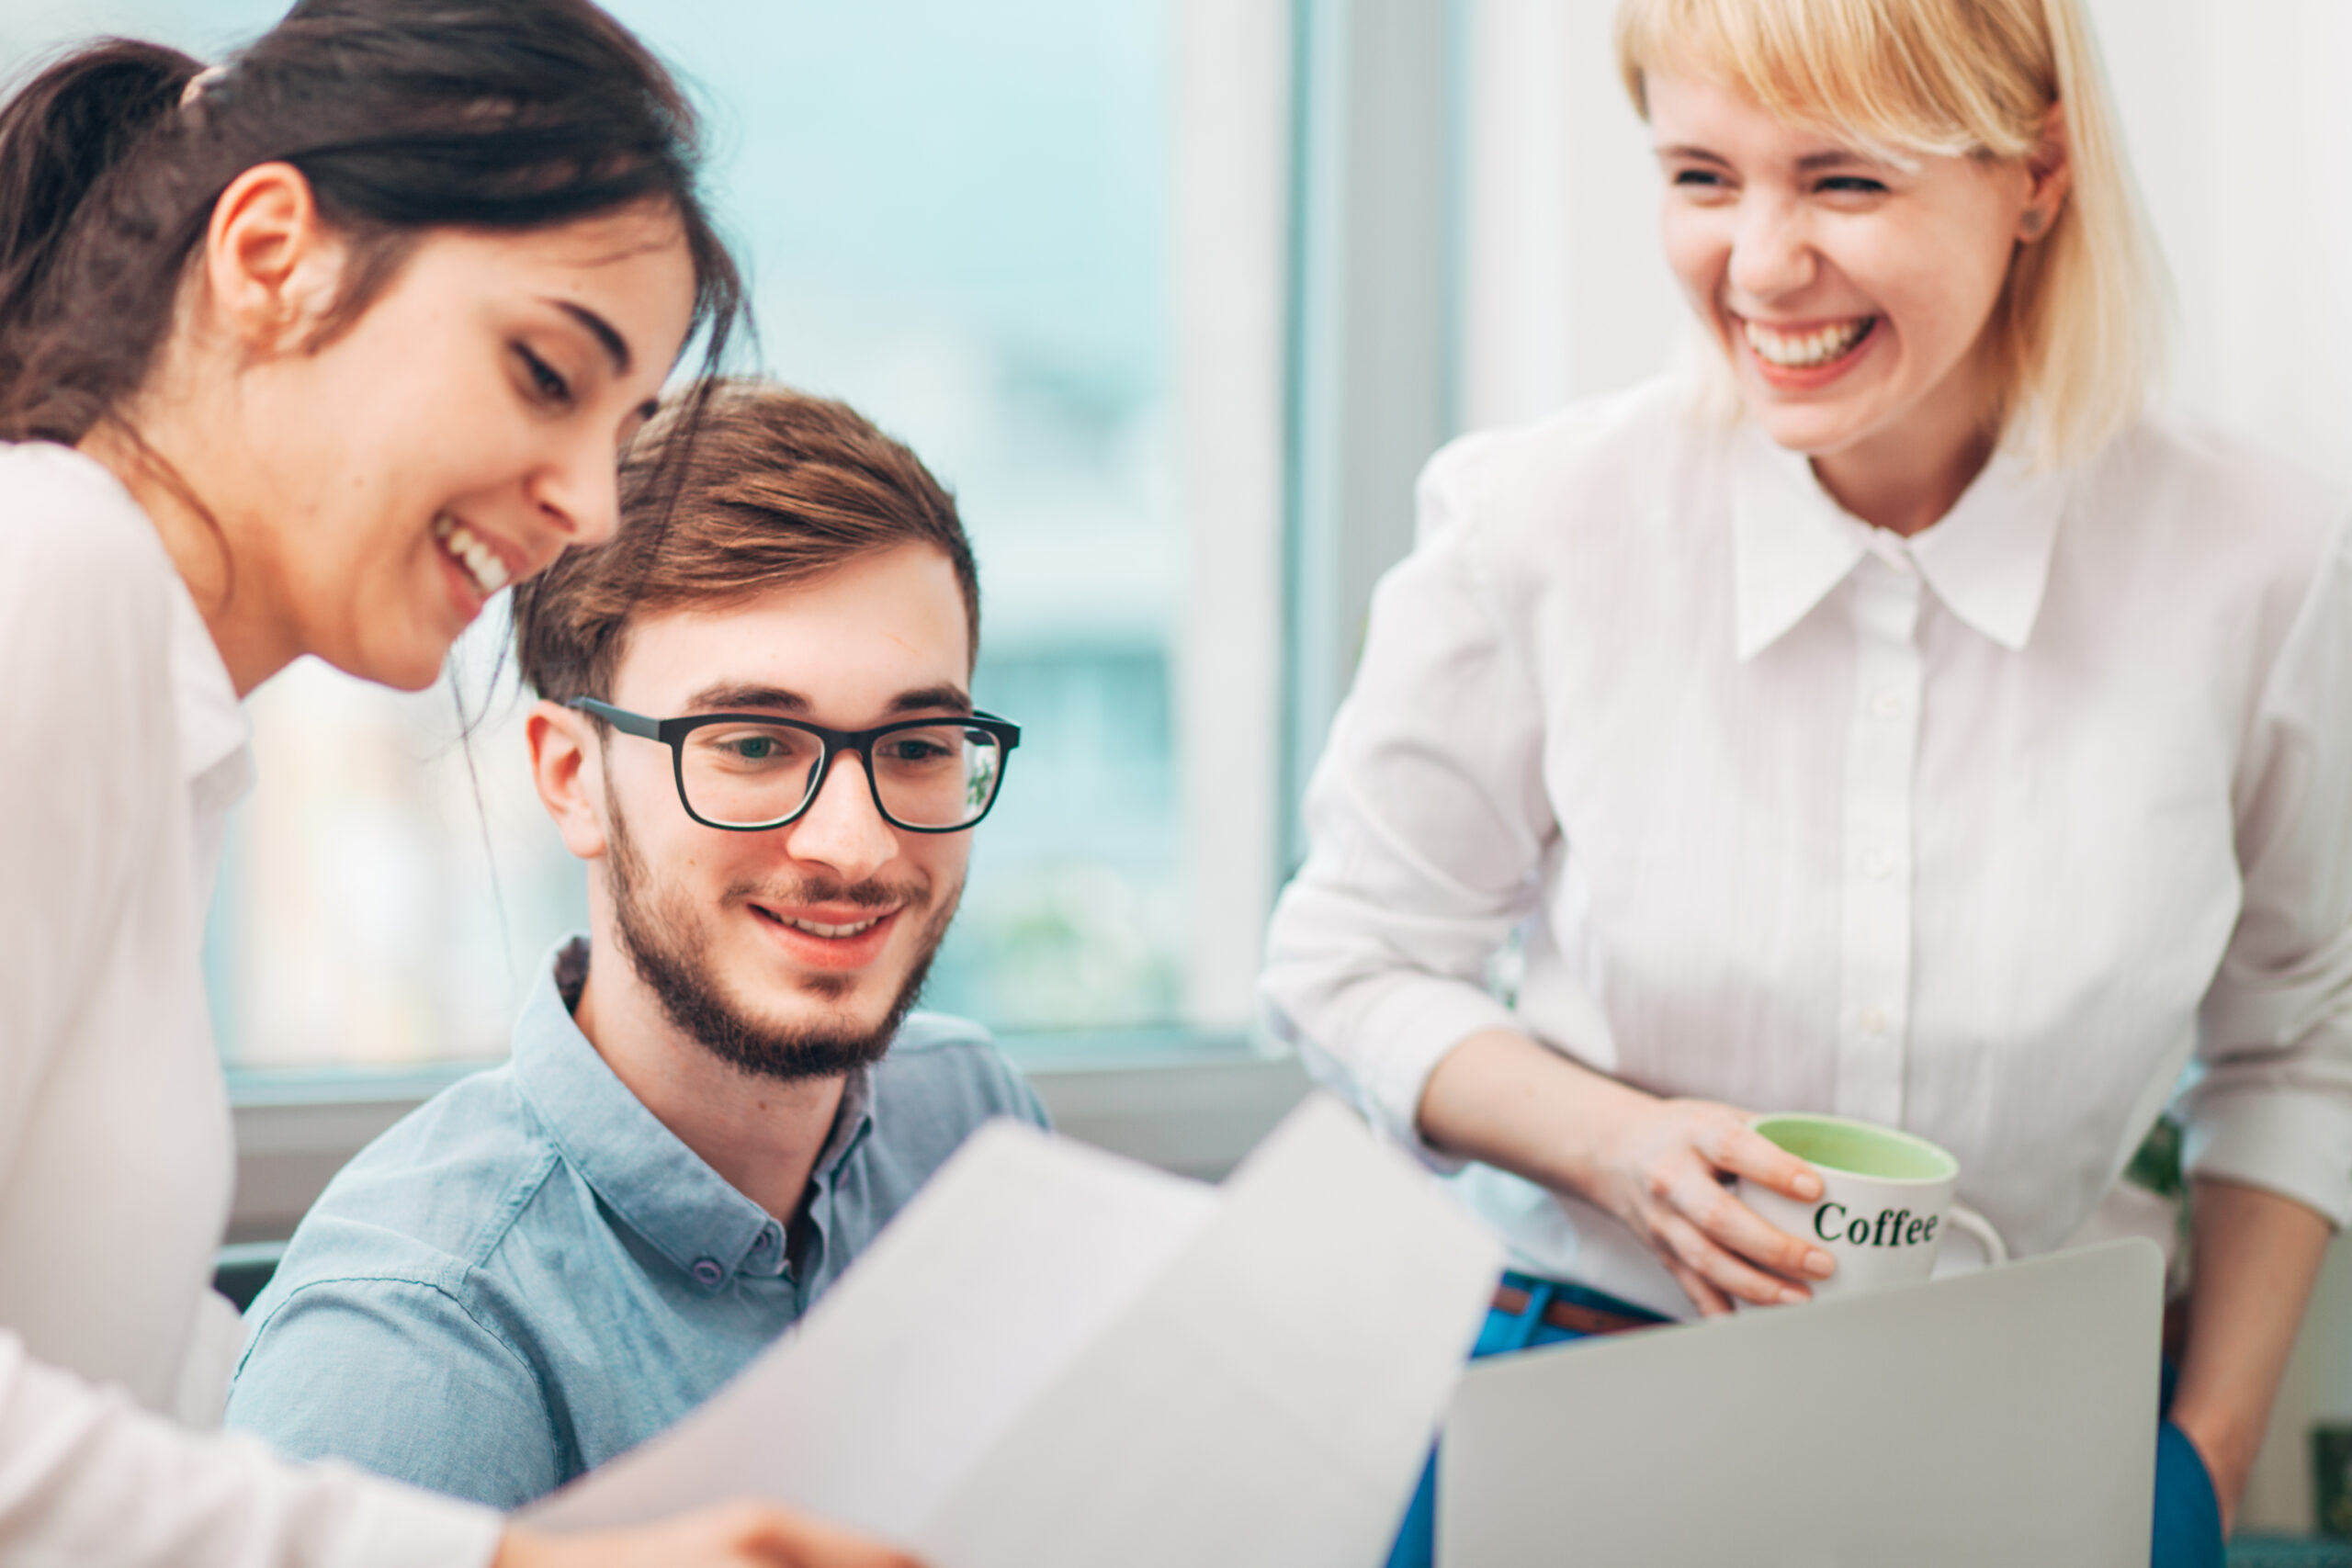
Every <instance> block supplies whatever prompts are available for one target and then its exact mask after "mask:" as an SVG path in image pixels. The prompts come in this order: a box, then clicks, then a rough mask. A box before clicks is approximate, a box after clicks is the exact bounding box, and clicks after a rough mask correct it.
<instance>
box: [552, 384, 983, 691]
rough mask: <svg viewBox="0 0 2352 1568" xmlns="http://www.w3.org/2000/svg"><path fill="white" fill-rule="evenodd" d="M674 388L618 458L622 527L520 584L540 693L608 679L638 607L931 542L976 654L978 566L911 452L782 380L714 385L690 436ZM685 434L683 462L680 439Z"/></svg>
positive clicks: (949, 501)
mask: <svg viewBox="0 0 2352 1568" xmlns="http://www.w3.org/2000/svg"><path fill="white" fill-rule="evenodd" d="M690 400H691V394H690V393H680V394H673V396H671V397H670V398H668V399H665V400H663V405H662V411H661V412H659V413H658V414H656V415H655V417H654V418H653V420H652V421H651V422H650V423H649V424H647V426H646V428H645V429H644V430H643V431H642V432H640V433H639V435H638V437H637V439H636V440H634V441H632V442H631V443H629V447H628V455H627V456H626V457H624V458H623V459H622V462H621V475H620V513H621V520H620V528H619V531H618V532H617V533H616V535H615V536H614V537H613V540H612V542H611V543H610V544H607V545H605V547H602V548H601V549H592V550H572V551H570V552H568V553H566V554H565V555H564V557H563V558H561V559H560V560H558V561H557V562H556V563H555V565H553V566H552V567H549V568H548V570H546V571H545V572H543V573H541V574H540V575H539V576H538V577H537V578H535V579H533V580H531V581H527V582H525V583H523V584H521V585H520V586H519V587H517V588H516V589H515V658H516V661H517V662H518V663H519V664H520V665H521V667H522V673H523V679H524V680H525V681H526V682H529V683H530V685H531V688H532V689H533V690H534V691H536V692H537V693H538V694H539V695H540V696H542V697H546V698H548V699H549V700H551V701H555V702H562V701H564V700H566V699H567V698H571V697H579V696H593V697H602V696H605V695H607V694H609V693H610V691H611V689H612V679H613V671H615V670H616V669H617V668H618V667H619V665H620V660H621V654H622V651H623V649H625V647H626V646H627V642H628V627H629V623H630V620H631V619H632V617H635V616H638V615H659V614H661V613H662V612H663V611H666V610H674V609H678V608H680V607H682V606H684V605H688V604H693V605H708V604H726V603H727V602H728V601H729V600H740V599H745V598H749V597H751V596H752V595H753V594H755V593H759V592H763V591H765V590H767V589H770V588H775V587H778V586H782V585H785V584H795V583H805V582H809V581H814V580H815V579H818V578H820V577H822V576H824V575H825V574H826V573H827V572H830V571H832V570H835V569H837V568H839V567H841V566H843V565H845V564H847V563H848V562H849V561H851V560H853V559H854V558H857V557H859V556H863V555H866V554H869V553H871V552H873V551H876V550H885V549H889V548H892V547H896V546H899V545H909V544H921V545H929V546H930V547H932V548H933V549H935V550H937V551H939V552H940V553H941V554H942V555H944V556H945V557H946V558H947V559H948V563H949V564H950V565H951V566H953V567H954V568H955V570H956V585H957V586H958V587H959V588H961V589H962V590H963V594H964V615H965V620H966V624H967V629H968V630H969V633H970V644H971V649H972V652H973V655H974V656H975V657H978V653H979V647H980V584H979V573H978V569H977V568H975V567H974V565H973V563H972V546H971V542H970V541H969V540H968V539H967V538H966V537H965V536H964V525H963V523H962V522H961V521H960V520H959V519H958V518H957V517H956V502H955V499H954V498H953V497H951V496H950V495H949V494H948V493H947V491H946V490H945V489H944V487H943V486H942V485H941V484H940V482H939V481H938V480H937V479H933V477H932V475H931V471H930V470H929V469H928V468H924V467H923V466H922V462H921V461H920V460H919V459H918V458H917V457H915V455H914V454H913V453H912V452H910V451H909V450H907V448H906V447H905V446H901V445H900V444H899V443H898V442H896V441H893V440H891V439H890V437H888V436H887V435H885V434H882V433H881V432H880V431H878V430H876V429H875V428H874V426H873V425H872V424H870V423H867V422H866V421H865V419H864V418H863V417H862V416H860V415H859V414H858V413H857V412H854V410H852V409H851V408H849V407H848V406H847V405H846V404H843V403H837V402H834V401H832V400H830V399H826V398H813V397H809V396H808V395H807V394H806V393H802V392H796V391H794V390H792V389H790V388H788V387H780V386H777V385H775V383H774V382H766V381H754V380H744V379H738V380H728V381H723V382H720V383H718V385H716V386H715V387H713V388H712V389H710V395H709V400H708V401H707V403H706V404H705V405H704V406H703V408H702V409H701V410H700V412H699V414H698V416H695V417H696V418H697V422H698V423H696V425H695V427H694V428H693V429H692V430H691V431H690V432H689V431H688V429H687V425H686V411H687V408H688V405H689V402H690ZM682 438H683V439H688V440H690V441H691V447H690V449H689V450H688V451H687V452H686V454H685V457H684V464H683V466H681V465H679V464H678V463H676V462H675V461H674V460H673V461H671V462H669V463H667V464H665V463H664V460H663V459H664V455H665V452H666V451H667V448H668V446H669V445H670V443H672V442H673V441H676V440H679V439H682Z"/></svg>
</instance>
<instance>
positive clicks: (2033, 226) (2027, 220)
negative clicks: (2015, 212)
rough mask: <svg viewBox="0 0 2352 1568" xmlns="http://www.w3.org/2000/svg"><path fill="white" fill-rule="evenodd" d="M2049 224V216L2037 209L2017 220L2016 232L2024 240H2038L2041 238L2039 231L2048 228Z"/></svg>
mask: <svg viewBox="0 0 2352 1568" xmlns="http://www.w3.org/2000/svg"><path fill="white" fill-rule="evenodd" d="M2049 223H2050V215H2049V214H2048V213H2046V212H2044V211H2042V210H2041V209H2040V208H2038V207H2037V208H2035V209H2033V210H2032V211H2030V212H2029V213H2027V214H2026V215H2025V216H2024V217H2023V218H2021V219H2019V220H2018V233H2019V234H2020V235H2021V236H2022V237H2023V238H2025V239H2029V240H2039V239H2040V238H2041V231H2042V230H2043V229H2044V228H2046V227H2048V226H2049Z"/></svg>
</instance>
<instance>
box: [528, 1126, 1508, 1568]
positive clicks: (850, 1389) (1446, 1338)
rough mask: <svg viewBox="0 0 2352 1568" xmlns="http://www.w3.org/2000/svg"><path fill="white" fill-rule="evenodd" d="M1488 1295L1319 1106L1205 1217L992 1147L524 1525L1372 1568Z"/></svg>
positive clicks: (1478, 1261) (1434, 1205)
mask: <svg viewBox="0 0 2352 1568" xmlns="http://www.w3.org/2000/svg"><path fill="white" fill-rule="evenodd" d="M1500 1266H1501V1254H1500V1250H1499V1248H1498V1246H1497V1245H1496V1244H1495V1243H1494V1242H1493V1241H1492V1240H1491V1239H1490V1238H1489V1237H1488V1236H1487V1235H1486V1234H1485V1233H1484V1232H1483V1231H1481V1230H1480V1229H1479V1228H1478V1227H1477V1226H1476V1224H1474V1223H1472V1222H1471V1221H1469V1220H1468V1219H1467V1218H1466V1217H1464V1215H1463V1214H1461V1213H1460V1212H1459V1211H1458V1210H1456V1209H1455V1208H1454V1207H1453V1205H1451V1204H1450V1203H1448V1202H1447V1201H1445V1200H1444V1199H1443V1198H1442V1196H1440V1195H1439V1194H1438V1193H1437V1192H1436V1191H1435V1190H1433V1189H1432V1188H1431V1186H1430V1183H1429V1182H1428V1181H1427V1179H1425V1178H1424V1177H1423V1176H1422V1175H1421V1174H1420V1172H1419V1170H1418V1169H1417V1168H1413V1167H1412V1166H1410V1165H1409V1164H1408V1162H1407V1161H1405V1160H1404V1159H1403V1158H1402V1156H1398V1155H1397V1154H1396V1153H1394V1152H1393V1151H1390V1150H1385V1149H1382V1148H1379V1147H1377V1146H1376V1145H1374V1142H1373V1140H1372V1138H1371V1135H1370V1134H1367V1133H1366V1132H1365V1131H1364V1129H1363V1126H1362V1125H1361V1124H1360V1123H1359V1122H1356V1121H1355V1119H1354V1118H1353V1117H1352V1116H1351V1115H1350V1114H1349V1113H1348V1112H1347V1111H1343V1110H1341V1109H1340V1107H1339V1106H1338V1105H1337V1104H1336V1103H1334V1102H1331V1101H1329V1100H1310V1101H1309V1102H1308V1103H1307V1104H1306V1105H1305V1106H1303V1107H1301V1109H1300V1110H1299V1111H1296V1112H1295V1113H1294V1114H1293V1115H1292V1117H1291V1118H1290V1119H1289V1120H1288V1121H1286V1122H1283V1125H1282V1126H1281V1127H1280V1128H1278V1129H1276V1131H1275V1133H1274V1134H1272V1136H1271V1137H1269V1138H1268V1140H1267V1141H1266V1143H1265V1144H1264V1145H1261V1148H1260V1149H1259V1151H1258V1152H1257V1153H1256V1154H1254V1155H1252V1156H1250V1160H1249V1161H1248V1162H1246V1163H1245V1164H1244V1166H1243V1167H1242V1168H1241V1169H1240V1170H1238V1171H1237V1172H1236V1173H1235V1175H1234V1177H1233V1179H1231V1180H1230V1181H1229V1182H1228V1183H1227V1186H1226V1188H1225V1189H1224V1190H1223V1191H1222V1192H1221V1193H1220V1192H1218V1191H1216V1190H1212V1189H1209V1188H1206V1187H1204V1186H1201V1185H1199V1184H1197V1183H1193V1182H1188V1181H1183V1180H1181V1179H1176V1178H1173V1177H1169V1176H1165V1175H1162V1174H1160V1173H1158V1172H1156V1171H1152V1170H1149V1169H1148V1168H1144V1167H1141V1166H1136V1165H1133V1164H1130V1163H1128V1162H1126V1161H1124V1160H1119V1159H1115V1158H1114V1157H1112V1156H1107V1155H1103V1154H1100V1153H1098V1152H1095V1151H1092V1150H1090V1149H1087V1148H1084V1147H1083V1146H1081V1145H1074V1144H1070V1143H1068V1142H1065V1141H1062V1140H1057V1139H1052V1138H1048V1137H1046V1136H1045V1135H1044V1134H1038V1133H1035V1131H1033V1130H1031V1129H1028V1128H1025V1127H1021V1126H1018V1125H1016V1124H1014V1123H1011V1122H1005V1123H999V1124H997V1125H994V1126H991V1127H989V1128H987V1129H985V1130H983V1131H982V1132H981V1133H980V1134H978V1135H977V1136H976V1137H974V1138H973V1139H972V1141H971V1142H970V1143H969V1144H967V1145H966V1146H965V1148H964V1149H963V1150H962V1151H961V1152H960V1153H959V1154H958V1155H957V1156H956V1158H955V1159H954V1160H952V1161H950V1162H949V1164H948V1165H947V1166H946V1167H945V1168H944V1169H942V1170H941V1172H940V1173H939V1175H938V1176H937V1177H936V1178H934V1179H933V1183H932V1185H931V1186H930V1187H929V1188H927V1189H926V1190H924V1192H923V1193H922V1195H921V1196H919V1197H918V1198H917V1199H916V1201H914V1202H913V1203H911V1204H910V1205H909V1206H908V1208H907V1209H906V1211H905V1212H904V1213H901V1214H900V1215H899V1218H898V1220H897V1221H895V1222H894V1223H893V1224H891V1225H890V1227H889V1228H888V1230H886V1231H885V1232H884V1233H883V1235H881V1237H880V1238H878V1239H877V1241H876V1244H875V1245H874V1246H873V1247H871V1248H869V1249H868V1251H867V1252H866V1254H865V1257H863V1258H860V1259H859V1260H858V1262H857V1264H856V1266H855V1267H854V1268H853V1269H851V1270H850V1271H849V1273H848V1274H846V1275H845V1276H844V1277H843V1278H842V1280H841V1282H840V1283H839V1284H838V1285H836V1286H835V1287H834V1288H833V1290H832V1292H831V1293H830V1294H828V1295H827V1296H826V1298H825V1299H824V1301H823V1302H822V1303H820V1304H819V1306H818V1308H817V1310H816V1311H815V1312H813V1313H812V1314H810V1315H809V1320H808V1322H807V1323H806V1325H804V1326H803V1327H802V1329H801V1330H800V1332H798V1333H797V1334H796V1335H794V1336H792V1337H789V1338H787V1339H786V1340H785V1341H784V1342H782V1343H780V1344H779V1345H777V1346H776V1347H775V1348H773V1349H771V1350H770V1351H768V1352H767V1353H766V1354H765V1355H763V1357H762V1358H761V1359H759V1360H758V1361H757V1362H755V1363H754V1364H753V1365H752V1367H751V1368H750V1369H748V1370H747V1371H745V1372H744V1373H743V1375H742V1376H741V1377H740V1378H738V1379H737V1380H736V1381H735V1382H733V1383H731V1384H729V1386H728V1388H727V1389H725V1390H723V1391H722V1392H721V1393H719V1394H718V1396H717V1397H715V1398H714V1399H713V1400H712V1401H711V1402H710V1403H709V1404H707V1405H705V1406H704V1407H703V1408H702V1409H701V1410H699V1411H697V1412H695V1415H693V1416H689V1417H688V1418H687V1419H686V1420H685V1421H684V1422H683V1423H681V1424H680V1425H679V1426H678V1427H676V1428H674V1429H673V1430H672V1431H671V1432H669V1433H667V1434H664V1435H663V1436H662V1437H661V1438H656V1439H654V1440H653V1441H651V1442H650V1443H648V1444H646V1445H645V1446H644V1447H642V1448H640V1449H639V1450H635V1451H634V1452H632V1453H629V1454H626V1455H623V1456H622V1457H621V1458H620V1459H618V1460H616V1461H613V1462H612V1463H611V1464H608V1465H605V1467H604V1468H602V1469H601V1470H599V1471H596V1472H594V1473H592V1474H590V1475H587V1476H583V1477H582V1479H581V1480H580V1481H578V1482H576V1483H573V1484H572V1485H571V1487H569V1488H567V1489H565V1490H564V1491H563V1492H560V1493H559V1494H557V1495H555V1496H554V1497H552V1498H550V1499H548V1501H547V1502H545V1503H543V1504H541V1505H539V1506H538V1507H537V1508H536V1509H534V1510H533V1511H532V1516H531V1517H532V1520H533V1522H534V1523H536V1524H539V1525H542V1526H545V1527H548V1528H552V1529H571V1528H582V1527H588V1526H594V1525H609V1524H626V1523H634V1522H639V1521H643V1520H647V1519H651V1518H656V1517H662V1516H663V1515H666V1514H670V1513H673V1512H675V1511H677V1510H678V1509H680V1508H683V1507H689V1506H695V1505H698V1504H703V1503H707V1502H715V1501H718V1500H720V1499H723V1498H729V1497H739V1496H763V1497H768V1498H771V1499H774V1500H775V1501H778V1502H782V1503H786V1504H790V1505H792V1506H797V1507H801V1508H806V1509H809V1510H811V1511H813V1512H817V1513H820V1514H823V1515H826V1516H828V1517H832V1518H836V1519H839V1520H841V1521H842V1522H843V1523H846V1524H851V1525H854V1526H857V1527H859V1528H861V1529H866V1530H870V1531H873V1532H875V1533H877V1534H880V1535H884V1536H888V1537H890V1538H892V1539H896V1540H903V1541H908V1542H910V1543H912V1544H913V1545H915V1546H916V1548H917V1549H918V1550H919V1551H921V1552H922V1554H923V1555H924V1556H925V1558H926V1559H927V1560H928V1561H930V1562H932V1563H933V1564H934V1565H935V1568H1014V1565H1016V1564H1018V1565H1019V1568H1064V1565H1067V1568H1100V1565H1101V1564H1103V1563H1106V1562H1119V1563H1121V1564H1123V1565H1132V1568H1150V1565H1154V1564H1160V1563H1166V1564H1170V1565H1171V1568H1172V1565H1175V1564H1180V1563H1181V1564H1185V1565H1187V1568H1193V1565H1198V1564H1203V1563H1214V1564H1216V1568H1252V1565H1257V1564H1263V1565H1264V1568H1315V1565H1317V1564H1324V1563H1329V1564H1332V1565H1333V1568H1362V1565H1363V1564H1365V1563H1369V1562H1376V1561H1377V1560H1378V1557H1379V1553H1380V1549H1381V1547H1382V1546H1383V1545H1384V1544H1385V1540H1386V1539H1387V1536H1388V1534H1389V1533H1390V1532H1391V1531H1393V1529H1395V1525H1396V1521H1397V1516H1398V1515H1399V1514H1400V1513H1401V1512H1402V1510H1403V1507H1404V1504H1405V1500H1406V1497H1407V1495H1408V1494H1409V1492H1410V1490H1411V1487H1412V1483H1413V1481H1414V1479H1415V1477H1416V1475H1417V1474H1418V1472H1419V1467H1420V1463H1421V1459H1422V1456H1423V1454H1424V1452H1425V1451H1426V1450H1427V1447H1428V1444H1429V1441H1430V1434H1431V1432H1433V1431H1434V1430H1435V1428H1436V1426H1437V1422H1438V1419H1439V1417H1440V1415H1441V1413H1442V1410H1443V1408H1444V1404H1445V1401H1446V1398H1447V1395H1448V1393H1449V1392H1450V1391H1451V1389H1452V1387H1453V1381H1454V1378H1455V1376H1456V1374H1457V1372H1458V1371H1459V1368H1460V1365H1461V1361H1462V1358H1463V1357H1464V1354H1465V1353H1466V1352H1467V1350H1468V1348H1469V1345H1470V1342H1471V1340H1472V1338H1473V1337H1475V1336H1476V1331H1477V1325H1478V1323H1479V1321H1480V1318H1481V1317H1482V1315H1483V1314H1484V1311H1485V1306H1486V1303H1487V1298H1488V1296H1489V1294H1490V1292H1491V1291H1492V1289H1493V1283H1494V1277H1495V1272H1496V1270H1497V1269H1498V1268H1499V1267H1500Z"/></svg>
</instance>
